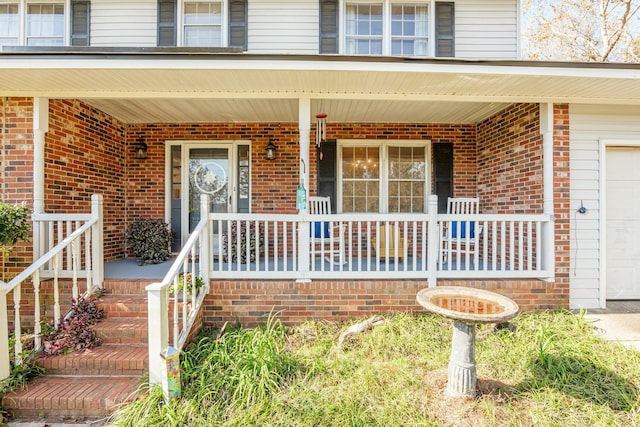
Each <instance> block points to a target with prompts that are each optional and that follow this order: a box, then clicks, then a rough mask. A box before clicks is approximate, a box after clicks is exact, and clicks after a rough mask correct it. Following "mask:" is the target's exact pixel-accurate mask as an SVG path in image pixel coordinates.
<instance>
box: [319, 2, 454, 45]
mask: <svg viewBox="0 0 640 427" xmlns="http://www.w3.org/2000/svg"><path fill="white" fill-rule="evenodd" d="M319 11H320V26H319V29H320V31H319V46H318V52H319V53H321V54H322V53H326V54H337V53H341V54H345V55H394V56H414V57H430V56H441V57H454V56H455V3H454V2H452V1H448V2H447V1H434V0H404V1H402V0H344V2H342V1H339V0H320V4H319Z"/></svg>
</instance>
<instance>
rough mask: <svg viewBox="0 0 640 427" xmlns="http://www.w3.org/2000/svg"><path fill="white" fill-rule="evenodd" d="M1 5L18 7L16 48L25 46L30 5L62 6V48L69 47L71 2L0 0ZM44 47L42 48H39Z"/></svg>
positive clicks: (60, 0) (64, 0)
mask: <svg viewBox="0 0 640 427" xmlns="http://www.w3.org/2000/svg"><path fill="white" fill-rule="evenodd" d="M0 3H2V4H17V5H18V22H19V24H18V25H19V28H20V30H19V34H18V44H17V46H27V9H28V5H30V4H61V5H64V35H63V41H62V45H63V46H69V43H70V40H71V36H70V34H71V19H69V18H70V17H69V14H70V13H71V0H12V1H6V0H0ZM39 47H44V46H39Z"/></svg>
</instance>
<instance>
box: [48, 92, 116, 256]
mask: <svg viewBox="0 0 640 427" xmlns="http://www.w3.org/2000/svg"><path fill="white" fill-rule="evenodd" d="M123 131H124V128H123V125H122V124H121V123H120V122H118V121H117V120H115V119H114V118H113V117H110V116H108V115H106V114H104V113H102V112H101V111H99V110H96V109H94V108H91V107H89V106H88V105H86V104H84V103H82V102H80V101H77V100H51V101H50V103H49V132H48V133H47V136H46V139H45V211H46V212H50V213H69V212H83V213H89V212H90V209H91V195H92V194H94V193H97V194H102V196H103V200H104V248H105V259H106V260H113V259H119V258H122V257H123V256H124V244H123V240H124V239H123V234H122V233H123V231H122V230H123V229H124V224H125V223H124V221H123V218H124V216H125V215H124V214H123V213H125V212H126V206H125V187H124V183H125V182H126V181H127V180H126V163H125V160H126V157H125V153H124V151H123V150H124V145H123V143H122V141H123Z"/></svg>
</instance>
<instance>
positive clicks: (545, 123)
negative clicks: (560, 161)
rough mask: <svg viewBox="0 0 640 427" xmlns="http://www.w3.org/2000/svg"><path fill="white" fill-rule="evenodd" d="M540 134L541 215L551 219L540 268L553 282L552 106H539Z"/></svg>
mask: <svg viewBox="0 0 640 427" xmlns="http://www.w3.org/2000/svg"><path fill="white" fill-rule="evenodd" d="M540 133H541V134H542V162H543V163H542V171H543V172H542V174H543V175H542V180H543V184H542V188H543V213H544V214H545V215H548V216H549V217H550V218H551V222H549V223H547V225H546V226H545V227H544V230H545V231H544V234H543V247H544V248H545V251H544V257H543V260H542V268H543V269H544V270H547V271H549V272H551V277H549V278H548V279H547V280H548V281H555V216H554V199H553V176H554V173H553V104H552V103H546V104H542V103H541V104H540Z"/></svg>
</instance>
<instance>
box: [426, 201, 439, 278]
mask: <svg viewBox="0 0 640 427" xmlns="http://www.w3.org/2000/svg"><path fill="white" fill-rule="evenodd" d="M427 221H428V223H427V227H428V237H427V239H428V244H427V251H428V253H427V283H428V284H429V287H430V288H435V287H436V286H437V284H438V264H439V262H438V258H439V257H440V256H441V254H440V250H441V248H440V231H439V227H438V196H436V195H434V194H432V195H430V196H429V198H428V199H427Z"/></svg>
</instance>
